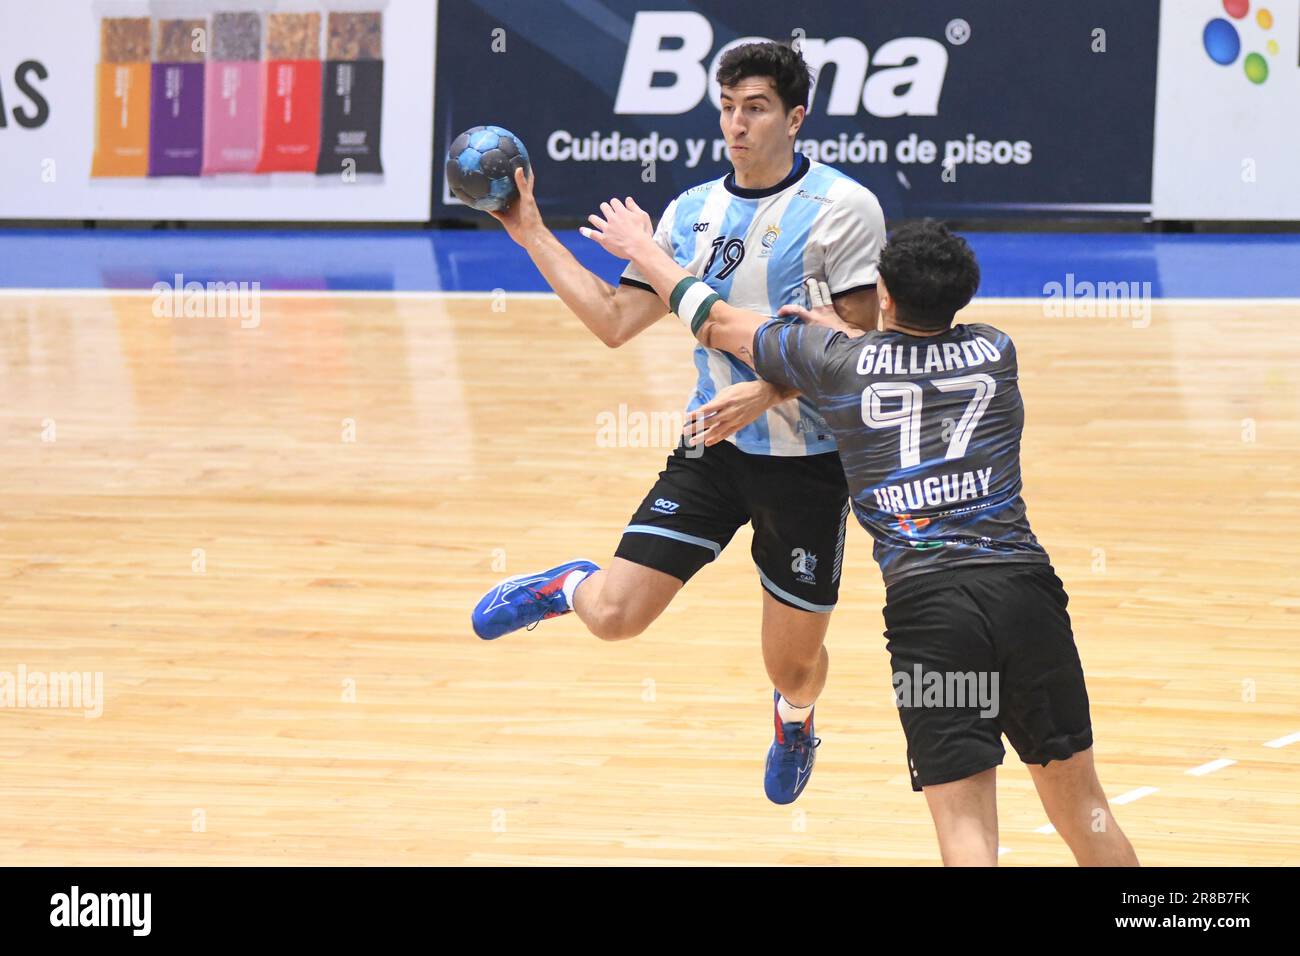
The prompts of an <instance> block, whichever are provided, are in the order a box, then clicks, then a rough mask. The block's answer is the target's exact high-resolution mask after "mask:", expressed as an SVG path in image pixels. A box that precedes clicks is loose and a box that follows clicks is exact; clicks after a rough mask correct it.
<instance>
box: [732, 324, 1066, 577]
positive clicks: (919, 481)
mask: <svg viewBox="0 0 1300 956" xmlns="http://www.w3.org/2000/svg"><path fill="white" fill-rule="evenodd" d="M754 366H755V368H756V369H757V371H758V373H759V375H761V376H762V377H763V378H765V379H767V380H768V381H769V382H774V383H776V384H778V385H788V386H793V387H795V388H797V389H799V391H801V392H802V393H803V394H804V395H805V396H807V397H808V398H810V399H811V400H812V401H813V402H814V403H815V404H816V405H817V408H818V409H819V410H820V411H821V413H822V415H823V417H825V419H826V421H827V423H828V424H829V425H830V427H831V430H832V432H834V434H835V439H836V442H837V443H838V444H839V450H840V459H841V461H842V462H843V463H844V475H845V477H846V478H847V479H848V484H849V494H850V495H851V497H852V501H853V510H854V512H855V513H856V514H857V516H858V521H860V522H861V523H862V526H863V527H864V528H866V529H867V531H869V532H870V533H871V536H872V537H873V538H874V539H875V557H876V561H877V563H879V565H880V570H881V573H882V575H883V576H884V579H885V584H886V585H889V584H893V583H895V582H897V581H900V580H902V579H903V578H907V577H911V576H912V575H915V574H920V573H923V572H926V571H933V570H938V569H940V568H945V567H950V566H952V565H957V564H978V563H991V562H1021V563H1024V562H1031V563H1041V564H1046V563H1047V561H1048V557H1047V552H1046V551H1044V550H1043V548H1042V546H1040V545H1039V543H1038V541H1037V539H1035V538H1034V535H1033V532H1031V531H1030V530H1029V520H1028V518H1027V517H1026V514H1025V503H1024V501H1023V500H1021V497H1020V432H1021V428H1022V426H1023V424H1024V406H1023V405H1022V404H1021V401H1020V389H1019V387H1018V384H1017V374H1016V350H1015V346H1014V345H1013V344H1012V342H1011V339H1010V337H1008V336H1007V335H1006V333H1004V332H1000V331H998V330H997V329H995V328H993V327H992V326H988V325H957V326H954V327H953V328H951V329H950V330H948V331H947V332H944V333H942V334H940V335H935V336H914V335H905V334H903V333H901V332H869V333H868V334H866V335H865V336H862V337H860V338H849V337H848V336H847V335H845V334H844V333H843V332H836V331H834V330H832V329H829V328H826V327H825V326H819V325H808V324H805V323H803V322H780V321H771V322H768V323H766V324H765V325H763V326H762V328H760V329H759V330H758V332H757V333H756V334H755V336H754Z"/></svg>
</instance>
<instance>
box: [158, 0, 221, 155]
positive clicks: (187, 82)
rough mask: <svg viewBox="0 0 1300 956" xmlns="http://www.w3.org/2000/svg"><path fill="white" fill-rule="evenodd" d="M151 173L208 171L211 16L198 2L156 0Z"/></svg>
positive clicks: (189, 0) (188, 0) (192, 0)
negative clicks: (205, 142) (205, 139)
mask: <svg viewBox="0 0 1300 956" xmlns="http://www.w3.org/2000/svg"><path fill="white" fill-rule="evenodd" d="M153 11H154V63H153V79H152V83H151V86H152V97H151V99H152V107H151V109H150V111H149V175H150V176H197V175H199V174H200V173H201V172H202V171H203V74H204V65H205V63H206V61H207V54H208V43H209V36H208V20H207V16H206V15H205V14H204V12H203V5H202V4H200V3H198V2H194V0H155V3H154V4H153Z"/></svg>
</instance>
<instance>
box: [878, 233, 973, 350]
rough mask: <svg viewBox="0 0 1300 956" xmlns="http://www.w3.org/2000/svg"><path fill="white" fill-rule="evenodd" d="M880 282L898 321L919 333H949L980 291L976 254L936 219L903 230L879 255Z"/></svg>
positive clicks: (895, 235) (964, 241) (895, 234)
mask: <svg viewBox="0 0 1300 956" xmlns="http://www.w3.org/2000/svg"><path fill="white" fill-rule="evenodd" d="M880 276H881V278H883V279H884V280H885V286H886V288H887V289H888V291H889V294H890V296H892V297H893V299H894V302H895V304H896V305H897V312H896V315H897V316H898V321H899V322H901V323H902V324H904V325H908V326H911V327H912V328H914V329H924V330H926V331H929V330H931V329H946V328H948V326H950V325H952V319H953V316H954V315H956V314H957V311H958V310H959V309H961V308H962V307H963V306H965V305H966V303H968V302H970V300H971V299H972V298H973V297H974V295H975V290H976V289H978V288H979V286H980V267H979V263H978V262H976V261H975V253H974V252H972V251H971V247H970V246H969V245H967V244H966V240H965V239H963V238H962V237H961V236H957V235H953V233H952V232H950V231H949V230H948V227H947V226H946V225H944V224H943V223H941V222H936V221H935V220H933V219H925V220H922V221H921V222H909V223H906V224H904V225H901V226H899V227H898V228H897V229H895V230H894V231H893V233H892V234H891V235H890V237H889V242H888V243H887V244H886V246H885V248H884V249H883V250H882V251H881V253H880Z"/></svg>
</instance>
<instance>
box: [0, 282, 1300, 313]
mask: <svg viewBox="0 0 1300 956" xmlns="http://www.w3.org/2000/svg"><path fill="white" fill-rule="evenodd" d="M232 281H233V280H232ZM169 291H170V288H169ZM153 294H154V291H153V289H152V288H149V289H0V298H10V297H15V298H17V297H23V298H38V297H49V298H57V297H59V296H65V297H68V298H78V297H90V298H95V297H99V296H136V295H153ZM258 294H259V295H262V296H266V297H267V298H285V299H288V298H301V299H376V298H379V299H434V300H437V299H493V298H497V297H498V296H500V295H504V296H506V297H510V298H515V299H558V298H559V296H557V295H556V294H555V293H554V292H510V291H509V290H506V291H505V292H503V293H497V292H447V291H438V292H428V291H425V292H419V291H411V290H398V291H392V290H389V291H384V290H369V291H368V290H361V289H260V290H259V291H258ZM1095 301H1097V300H1096V299H1092V298H1084V299H1080V298H1071V299H1065V298H1048V297H1046V296H1022V297H1011V296H1008V297H1003V298H995V297H992V296H990V297H989V298H986V299H975V300H973V301H972V302H971V303H970V305H968V306H966V308H968V309H969V308H975V307H978V306H990V307H997V306H1007V305H1034V304H1046V303H1049V302H1050V303H1053V304H1054V305H1055V304H1056V303H1061V302H1095ZM1147 301H1149V302H1151V303H1155V304H1159V305H1172V306H1178V307H1182V306H1219V307H1222V306H1225V305H1232V304H1240V303H1245V304H1248V305H1287V306H1291V305H1300V298H1282V297H1278V298H1269V297H1263V298H1252V297H1237V298H1223V299H1206V298H1199V299H1198V298H1190V299H1178V298H1159V297H1152V298H1151V299H1149V300H1147Z"/></svg>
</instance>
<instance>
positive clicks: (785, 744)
mask: <svg viewBox="0 0 1300 956" xmlns="http://www.w3.org/2000/svg"><path fill="white" fill-rule="evenodd" d="M780 700H781V692H780V691H773V694H772V712H773V717H772V720H773V723H775V724H776V739H775V740H773V741H772V746H771V747H770V748H769V749H768V751H767V769H766V770H765V771H764V773H763V790H764V791H765V792H766V793H767V799H769V800H771V801H772V802H773V803H781V804H785V803H794V802H795V800H797V799H798V798H799V794H801V793H803V789H804V787H806V786H807V785H808V778H809V777H811V776H812V769H813V764H814V763H816V762H817V747H818V746H819V745H820V744H821V739H820V738H819V737H814V736H813V715H812V714H809V715H808V719H807V720H805V721H804V722H803V723H802V724H786V723H782V722H781V712H780V711H779V710H778V709H777V703H778V702H779V701H780Z"/></svg>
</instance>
